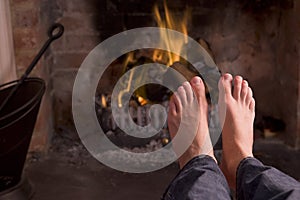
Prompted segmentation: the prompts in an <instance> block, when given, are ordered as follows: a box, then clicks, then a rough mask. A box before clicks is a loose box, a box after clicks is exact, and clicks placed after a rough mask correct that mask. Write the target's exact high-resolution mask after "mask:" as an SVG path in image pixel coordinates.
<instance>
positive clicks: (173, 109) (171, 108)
mask: <svg viewBox="0 0 300 200" xmlns="http://www.w3.org/2000/svg"><path fill="white" fill-rule="evenodd" d="M169 115H171V116H176V115H177V109H176V105H175V102H174V98H173V97H172V98H171V99H170V102H169Z"/></svg>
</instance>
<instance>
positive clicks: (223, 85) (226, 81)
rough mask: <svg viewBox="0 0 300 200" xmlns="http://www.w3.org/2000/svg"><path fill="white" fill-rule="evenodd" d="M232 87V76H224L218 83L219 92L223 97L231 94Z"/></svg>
mask: <svg viewBox="0 0 300 200" xmlns="http://www.w3.org/2000/svg"><path fill="white" fill-rule="evenodd" d="M231 87H232V75H231V74H228V73H227V74H224V75H223V76H222V77H221V78H220V81H219V90H220V92H222V93H223V94H225V95H230V96H231V94H232V92H231Z"/></svg>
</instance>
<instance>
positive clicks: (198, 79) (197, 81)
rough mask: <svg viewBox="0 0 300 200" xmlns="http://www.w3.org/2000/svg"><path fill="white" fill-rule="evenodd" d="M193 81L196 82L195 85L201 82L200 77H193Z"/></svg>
mask: <svg viewBox="0 0 300 200" xmlns="http://www.w3.org/2000/svg"><path fill="white" fill-rule="evenodd" d="M193 83H194V84H196V85H199V84H200V83H201V78H200V77H195V78H194V79H193Z"/></svg>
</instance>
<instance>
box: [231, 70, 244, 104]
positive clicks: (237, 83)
mask: <svg viewBox="0 0 300 200" xmlns="http://www.w3.org/2000/svg"><path fill="white" fill-rule="evenodd" d="M242 82H243V78H242V77H241V76H236V77H235V78H234V85H233V98H235V99H236V100H239V99H240V98H241V90H242Z"/></svg>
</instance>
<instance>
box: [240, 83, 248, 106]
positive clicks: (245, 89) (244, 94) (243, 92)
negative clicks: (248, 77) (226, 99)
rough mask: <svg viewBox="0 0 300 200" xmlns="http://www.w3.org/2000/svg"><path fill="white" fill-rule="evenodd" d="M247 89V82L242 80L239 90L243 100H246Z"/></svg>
mask: <svg viewBox="0 0 300 200" xmlns="http://www.w3.org/2000/svg"><path fill="white" fill-rule="evenodd" d="M248 89H249V87H248V82H247V81H245V80H244V81H243V83H242V90H241V99H242V100H243V101H245V100H246V97H247V94H248Z"/></svg>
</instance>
